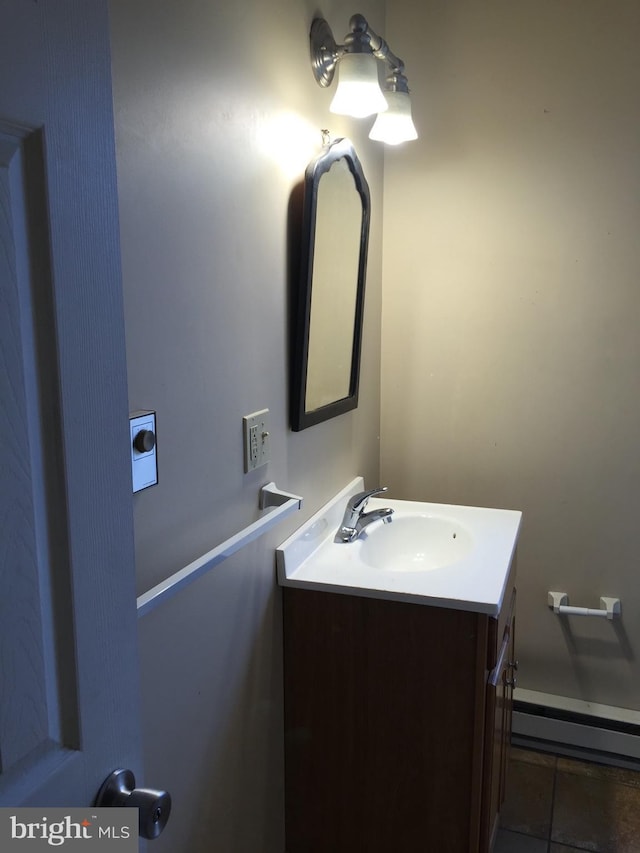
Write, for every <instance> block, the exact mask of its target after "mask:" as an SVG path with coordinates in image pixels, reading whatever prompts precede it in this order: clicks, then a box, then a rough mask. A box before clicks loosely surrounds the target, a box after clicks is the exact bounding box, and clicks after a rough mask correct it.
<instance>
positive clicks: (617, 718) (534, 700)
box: [511, 688, 640, 770]
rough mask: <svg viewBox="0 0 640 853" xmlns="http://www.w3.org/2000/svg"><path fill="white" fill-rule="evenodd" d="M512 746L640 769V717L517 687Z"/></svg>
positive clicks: (627, 712) (610, 708)
mask: <svg viewBox="0 0 640 853" xmlns="http://www.w3.org/2000/svg"><path fill="white" fill-rule="evenodd" d="M511 743H512V744H513V746H519V747H523V748H529V749H537V750H541V751H544V752H553V753H556V754H558V755H564V756H567V757H570V758H578V759H585V760H587V761H594V762H597V763H600V764H609V765H612V766H616V767H626V768H629V769H632V770H640V713H639V712H637V711H630V710H627V709H625V708H614V707H611V706H608V705H595V704H593V703H589V702H583V701H580V700H575V699H568V698H566V697H562V696H552V695H550V694H546V693H538V692H536V691H532V690H522V689H520V688H518V689H516V691H515V695H514V703H513V728H512V738H511Z"/></svg>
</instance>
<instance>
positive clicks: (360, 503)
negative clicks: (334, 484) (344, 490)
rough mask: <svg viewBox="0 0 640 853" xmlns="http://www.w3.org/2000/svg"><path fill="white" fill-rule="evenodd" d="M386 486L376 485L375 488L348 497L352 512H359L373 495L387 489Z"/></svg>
mask: <svg viewBox="0 0 640 853" xmlns="http://www.w3.org/2000/svg"><path fill="white" fill-rule="evenodd" d="M388 488H389V487H388V486H378V488H377V489H369V491H366V492H358V493H357V494H355V495H352V496H351V497H350V498H349V508H350V509H352V510H353V511H354V512H361V511H362V510H363V509H364V508H365V507H366V505H367V503H368V502H369V498H371V497H373V496H374V495H381V494H383V493H384V492H386V491H387V490H388Z"/></svg>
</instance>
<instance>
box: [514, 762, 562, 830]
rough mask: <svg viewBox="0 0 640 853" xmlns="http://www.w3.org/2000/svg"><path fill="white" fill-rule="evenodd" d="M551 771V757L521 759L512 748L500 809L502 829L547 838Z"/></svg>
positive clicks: (549, 817)
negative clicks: (504, 794)
mask: <svg viewBox="0 0 640 853" xmlns="http://www.w3.org/2000/svg"><path fill="white" fill-rule="evenodd" d="M542 757H543V758H544V759H547V758H548V756H542ZM529 758H531V756H529ZM555 772H556V771H555V759H554V761H553V762H547V761H546V760H545V761H542V762H539V763H538V762H533V761H530V760H526V761H523V760H519V756H518V755H517V751H515V750H514V751H513V754H512V758H511V761H510V762H509V774H508V778H507V797H506V800H505V802H504V804H503V806H502V809H501V813H500V825H501V827H502V828H503V829H509V830H513V831H515V832H524V833H526V834H527V835H534V836H536V837H537V838H549V833H550V830H551V809H552V799H553V783H554V775H555Z"/></svg>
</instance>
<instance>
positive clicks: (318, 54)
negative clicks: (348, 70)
mask: <svg viewBox="0 0 640 853" xmlns="http://www.w3.org/2000/svg"><path fill="white" fill-rule="evenodd" d="M309 48H310V53H311V69H312V71H313V76H314V77H315V78H316V82H317V83H318V85H320V86H322V87H323V88H325V89H326V88H327V87H328V86H330V85H331V82H332V80H333V75H334V74H335V71H336V65H337V64H338V58H339V57H340V55H341V53H343V51H340V50H339V48H338V45H337V44H336V40H335V39H334V37H333V33H332V32H331V27H330V26H329V24H328V23H327V22H326V21H325V19H324V18H315V19H314V21H313V23H312V24H311V32H310V33H309Z"/></svg>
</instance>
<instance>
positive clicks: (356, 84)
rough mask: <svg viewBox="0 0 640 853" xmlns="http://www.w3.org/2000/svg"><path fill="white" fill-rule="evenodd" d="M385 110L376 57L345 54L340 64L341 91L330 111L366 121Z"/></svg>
mask: <svg viewBox="0 0 640 853" xmlns="http://www.w3.org/2000/svg"><path fill="white" fill-rule="evenodd" d="M386 109H387V102H386V100H385V97H384V95H383V94H382V89H381V88H380V84H379V83H378V63H377V60H376V58H375V56H373V54H371V53H345V55H344V56H343V57H342V59H341V60H340V62H339V63H338V88H337V89H336V93H335V95H334V98H333V100H332V101H331V106H330V107H329V110H330V111H331V112H332V113H337V114H338V115H344V116H353V117H354V118H365V117H366V116H370V115H373V114H374V113H379V112H380V111H381V110H386Z"/></svg>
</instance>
